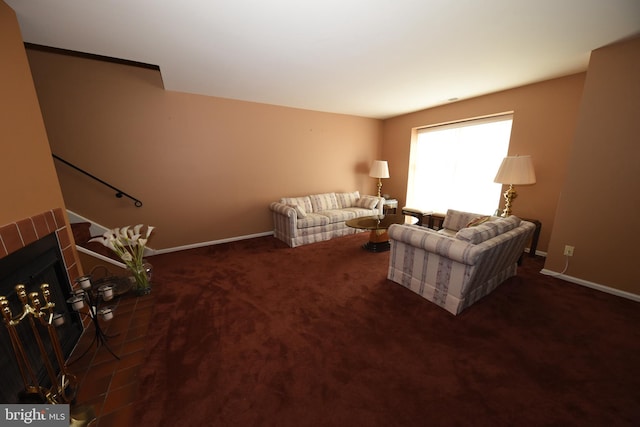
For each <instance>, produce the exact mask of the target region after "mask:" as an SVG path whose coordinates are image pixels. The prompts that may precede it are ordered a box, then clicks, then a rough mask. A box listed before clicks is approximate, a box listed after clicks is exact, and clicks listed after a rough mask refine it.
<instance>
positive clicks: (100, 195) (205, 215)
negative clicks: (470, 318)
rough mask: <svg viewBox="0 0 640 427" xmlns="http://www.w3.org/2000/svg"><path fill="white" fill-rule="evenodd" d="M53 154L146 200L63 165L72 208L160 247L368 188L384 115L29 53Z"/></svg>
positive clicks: (226, 233)
mask: <svg viewBox="0 0 640 427" xmlns="http://www.w3.org/2000/svg"><path fill="white" fill-rule="evenodd" d="M28 57H29V61H30V64H31V69H32V72H33V78H34V81H35V84H36V89H37V91H38V97H39V99H40V104H41V108H42V111H43V117H44V120H45V124H46V126H47V132H48V134H49V140H50V144H51V147H52V151H53V152H54V153H55V154H57V155H59V156H60V157H62V158H64V159H66V160H68V161H70V162H72V163H74V164H77V165H78V166H80V167H81V168H83V169H86V170H88V171H90V172H91V173H93V174H94V175H96V176H98V177H100V178H101V179H103V180H105V181H107V182H109V183H111V184H112V185H115V186H116V187H119V188H121V189H122V190H123V191H125V192H127V193H129V194H131V195H133V196H135V197H137V198H139V199H141V200H142V202H143V203H144V206H143V207H142V208H136V207H134V206H133V203H132V202H130V201H128V200H126V199H116V198H114V197H113V194H114V193H113V192H111V191H110V190H108V189H106V188H103V187H101V186H100V185H99V184H96V183H95V182H92V181H90V180H89V179H86V178H84V177H82V176H80V175H79V174H78V173H77V172H74V171H73V170H72V169H70V168H68V167H67V166H64V165H61V164H59V163H56V167H57V169H58V173H59V176H60V182H61V185H62V188H63V192H64V198H65V201H66V203H67V206H68V207H69V209H71V210H73V211H74V212H77V213H79V214H80V215H83V216H85V217H87V218H91V219H93V220H94V221H96V222H98V223H101V224H103V225H105V226H108V227H116V226H123V225H126V224H136V223H147V224H152V225H154V226H156V227H157V232H156V234H155V236H154V237H153V239H152V240H151V242H150V246H151V247H153V248H155V249H162V248H168V247H176V246H182V245H189V244H194V243H199V242H207V241H212V240H219V239H225V238H233V237H237V236H245V235H251V234H255V233H263V232H268V231H271V230H272V220H271V215H270V211H269V210H268V205H269V203H270V202H272V201H275V200H278V199H280V198H281V197H284V196H298V195H305V194H312V193H319V192H327V191H353V190H360V191H361V192H362V193H366V194H373V193H374V192H375V191H376V190H375V180H373V179H372V178H369V177H368V169H369V165H370V163H371V161H373V160H374V159H375V158H376V154H377V153H378V152H379V149H380V145H381V128H382V123H381V121H379V120H374V119H367V118H360V117H354V116H346V115H338V114H329V113H321V112H314V111H308V110H300V109H293V108H285V107H277V106H270V105H264V104H257V103H250V102H241V101H233V100H227V99H220V98H214V97H205V96H198V95H192V94H186V93H177V92H169V91H165V90H164V89H163V88H162V84H161V78H160V75H159V73H158V72H156V71H153V70H149V69H143V68H138V67H132V66H126V65H121V64H114V63H108V62H103V61H96V60H91V59H85V58H78V57H71V56H66V55H60V54H56V53H51V52H43V51H39V50H32V49H28Z"/></svg>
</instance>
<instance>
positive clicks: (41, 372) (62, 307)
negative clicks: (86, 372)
mask: <svg viewBox="0 0 640 427" xmlns="http://www.w3.org/2000/svg"><path fill="white" fill-rule="evenodd" d="M43 283H48V284H49V290H50V292H51V301H52V302H53V303H55V312H56V313H61V314H62V315H63V317H64V323H63V324H62V325H61V326H58V327H57V328H56V330H57V333H58V339H59V342H60V347H61V350H62V354H63V356H64V359H65V360H67V359H68V357H69V355H70V354H71V352H72V351H73V349H74V347H75V345H76V344H77V342H78V340H79V338H80V335H81V334H82V331H83V326H82V320H81V318H80V315H79V314H78V313H77V312H75V311H73V310H71V309H70V307H69V306H68V304H67V303H66V300H67V299H68V298H69V297H70V295H71V293H72V288H71V283H70V282H69V278H68V276H67V274H66V269H65V265H64V260H63V257H62V254H61V252H60V249H59V245H58V239H57V237H56V235H55V233H51V234H49V235H47V236H45V237H43V238H41V239H39V240H36V241H35V242H33V243H31V244H29V245H27V246H25V247H23V248H21V249H19V250H17V251H15V252H13V253H11V254H9V255H7V256H6V257H4V258H2V259H0V295H2V296H5V297H6V298H7V300H8V302H9V306H10V308H11V312H12V315H13V317H14V318H15V317H16V316H18V315H19V314H20V313H22V311H23V307H22V303H21V302H20V300H19V298H18V297H17V295H16V290H15V286H16V285H18V284H23V285H24V286H25V288H26V292H27V294H29V293H30V292H38V294H40V295H41V291H40V285H41V284H43ZM41 301H42V299H41ZM0 322H1V323H2V326H0V376H1V377H2V386H1V387H0V402H2V403H23V401H24V398H25V394H24V388H25V387H24V386H25V385H24V381H23V377H22V375H21V372H20V369H19V366H18V364H17V361H16V356H15V353H14V350H13V346H12V344H11V339H10V337H9V331H8V330H7V327H6V325H5V324H4V320H3V319H2V318H1V317H0ZM36 323H37V324H38V328H39V330H40V332H41V334H40V335H41V336H42V337H46V339H43V342H44V343H45V348H46V349H47V352H48V353H49V354H48V357H49V360H50V361H52V363H53V364H54V366H56V368H57V371H58V372H59V367H58V366H57V363H56V362H55V360H56V359H55V354H54V350H53V347H52V345H51V342H50V341H49V338H48V336H47V335H46V332H43V331H46V329H45V328H44V327H42V325H40V324H39V322H36ZM16 331H17V332H18V335H19V336H20V339H21V342H22V345H23V347H24V349H25V353H26V354H27V358H28V360H29V364H30V366H31V367H32V368H33V371H34V373H35V375H36V378H37V380H38V384H39V385H41V386H44V387H50V386H51V382H50V380H49V377H48V375H47V371H46V367H45V364H44V362H43V360H42V356H41V354H40V350H39V348H38V345H37V343H36V341H35V337H34V333H33V331H32V329H31V326H30V324H29V321H28V319H26V318H25V319H24V320H23V321H21V322H20V324H18V325H17V326H16Z"/></svg>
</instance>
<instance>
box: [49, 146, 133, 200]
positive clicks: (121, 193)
mask: <svg viewBox="0 0 640 427" xmlns="http://www.w3.org/2000/svg"><path fill="white" fill-rule="evenodd" d="M51 155H52V156H53V158H54V159H56V160H59V161H61V162H62V163H64V164H65V165H67V166H69V167H72V168H73V169H75V170H77V171H78V172H81V173H83V174H85V175H87V176H88V177H90V178H93V179H95V180H96V181H98V182H99V183H100V184H103V185H106V186H107V187H109V188H111V189H112V190H114V191H115V192H116V197H117V198H122V196H124V197H128V198H130V199H131V200H133V204H134V205H135V206H136V207H137V208H139V207H141V206H142V202H141V201H140V200H138V199H136V198H135V197H133V196H132V195H130V194H127V193H125V192H124V191H122V190H120V189H119V188H117V187H114V186H113V185H111V184H109V183H108V182H105V181H103V180H101V179H100V178H98V177H97V176H95V175H92V174H90V173H89V172H87V171H85V170H84V169H80V168H79V167H78V166H76V165H74V164H73V163H70V162H68V161H66V160H65V159H63V158H61V157H58V156H56V155H55V154H53V153H52V154H51Z"/></svg>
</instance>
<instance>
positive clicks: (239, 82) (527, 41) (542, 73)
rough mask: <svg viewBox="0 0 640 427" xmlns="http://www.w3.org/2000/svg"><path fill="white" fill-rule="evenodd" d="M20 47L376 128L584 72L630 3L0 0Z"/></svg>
mask: <svg viewBox="0 0 640 427" xmlns="http://www.w3.org/2000/svg"><path fill="white" fill-rule="evenodd" d="M4 1H5V2H6V3H7V4H8V5H9V6H11V7H12V8H13V9H14V10H15V11H16V14H17V16H18V20H19V22H20V28H21V30H22V34H23V38H24V41H26V42H29V43H35V44H40V45H45V46H51V47H56V48H62V49H69V50H74V51H79V52H85V53H92V54H97V55H104V56H110V57H115V58H120V59H126V60H132V61H138V62H144V63H149V64H154V65H158V66H159V67H160V70H161V72H162V79H163V81H164V85H165V88H166V89H167V90H172V91H180V92H189V93H197V94H203V95H211V96H217V97H223V98H232V99H239V100H246V101H253V102H260V103H267V104H275V105H283V106H289V107H297V108H304V109H310V110H318V111H327V112H335V113H343V114H353V115H358V116H365V117H374V118H386V117H392V116H395V115H399V114H403V113H407V112H411V111H416V110H421V109H424V108H428V107H433V106H436V105H441V104H444V103H446V102H448V100H449V99H451V98H459V99H465V98H470V97H473V96H478V95H483V94H487V93H491V92H495V91H498V90H503V89H508V88H512V87H516V86H521V85H523V84H528V83H533V82H537V81H542V80H546V79H549V78H554V77H560V76H563V75H568V74H573V73H576V72H580V71H584V70H586V67H587V62H588V59H589V53H590V52H591V51H592V50H593V49H596V48H599V47H602V46H604V45H607V44H610V43H612V42H615V41H618V40H620V39H623V38H627V37H629V36H631V35H634V34H638V33H640V0H528V1H527V0H270V1H269V0H180V1H178V0H164V1H161V0H55V1H53V0H4Z"/></svg>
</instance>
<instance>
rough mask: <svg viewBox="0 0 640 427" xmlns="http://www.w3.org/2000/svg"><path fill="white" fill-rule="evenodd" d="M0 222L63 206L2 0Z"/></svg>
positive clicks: (13, 25)
mask: <svg viewBox="0 0 640 427" xmlns="http://www.w3.org/2000/svg"><path fill="white" fill-rule="evenodd" d="M0 94H1V95H0V144H1V145H0V147H1V149H0V154H1V155H0V226H2V225H4V224H9V223H13V222H16V221H19V220H22V219H24V218H28V217H32V216H34V215H36V214H40V213H42V212H45V211H49V210H52V209H55V208H64V201H63V198H62V193H61V190H60V186H59V184H58V179H57V177H56V173H55V169H54V166H53V161H52V159H51V151H50V150H49V144H48V141H47V134H46V131H45V128H44V123H43V121H42V116H41V114H40V108H39V105H38V98H37V96H36V91H35V89H34V87H33V81H32V79H31V73H30V70H29V63H28V61H27V56H26V54H25V49H24V44H23V43H22V36H21V34H20V28H19V26H18V21H17V20H16V16H15V13H14V11H13V10H12V9H11V8H10V7H9V6H7V5H6V4H5V3H4V2H3V1H0Z"/></svg>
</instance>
